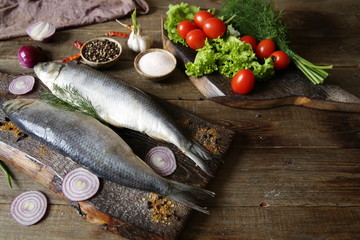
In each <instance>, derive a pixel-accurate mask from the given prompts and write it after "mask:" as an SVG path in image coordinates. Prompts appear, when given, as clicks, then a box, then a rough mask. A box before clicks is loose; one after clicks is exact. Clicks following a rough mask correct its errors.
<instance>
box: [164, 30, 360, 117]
mask: <svg viewBox="0 0 360 240" xmlns="http://www.w3.org/2000/svg"><path fill="white" fill-rule="evenodd" d="M162 41H163V47H164V49H166V50H168V51H170V52H171V53H173V54H174V55H175V56H176V58H177V59H178V61H179V62H180V64H181V65H182V67H184V64H185V63H187V62H193V61H194V59H195V56H196V51H195V50H192V49H191V48H189V47H186V46H184V45H182V44H180V43H173V42H171V41H170V40H169V38H168V36H167V34H166V30H164V29H162ZM189 79H190V80H191V82H192V83H193V84H194V85H195V87H196V88H197V89H198V90H199V91H200V92H201V93H202V94H203V95H204V96H205V97H206V98H207V99H209V100H212V101H214V102H217V103H220V104H223V105H227V106H230V107H236V108H247V109H261V108H273V107H278V106H283V105H298V106H304V107H308V108H315V109H323V110H333V111H345V112H360V99H359V98H358V97H356V96H354V95H352V94H350V93H348V92H347V91H345V90H343V89H341V88H340V87H338V86H336V85H332V84H327V83H324V84H319V85H314V84H313V83H312V82H310V80H308V79H307V78H306V77H305V76H304V75H303V73H302V72H301V71H300V70H298V69H297V68H296V67H295V66H292V65H290V66H289V67H288V68H287V69H286V70H284V71H280V72H277V73H276V74H275V76H274V77H273V78H272V79H271V80H268V81H266V82H257V83H256V85H255V88H254V90H253V91H252V92H251V93H249V94H246V95H241V94H238V93H235V92H234V91H232V89H231V86H230V81H231V79H230V78H228V77H225V76H223V75H221V74H219V73H212V74H207V75H204V76H202V77H199V78H195V77H191V76H190V77H189Z"/></svg>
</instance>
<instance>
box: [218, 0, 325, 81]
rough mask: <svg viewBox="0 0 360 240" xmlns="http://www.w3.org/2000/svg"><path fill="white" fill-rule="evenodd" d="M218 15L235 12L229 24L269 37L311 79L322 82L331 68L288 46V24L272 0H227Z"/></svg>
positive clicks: (257, 37) (240, 30)
mask: <svg viewBox="0 0 360 240" xmlns="http://www.w3.org/2000/svg"><path fill="white" fill-rule="evenodd" d="M220 15H221V16H223V17H224V19H228V18H230V17H232V16H233V15H235V17H234V19H233V20H232V21H231V24H232V26H233V27H234V28H235V29H236V30H238V31H239V32H240V33H241V34H242V35H251V36H253V37H254V38H256V39H257V40H259V41H260V40H263V39H272V40H273V41H274V42H275V44H276V45H277V46H278V48H279V49H280V50H281V51H284V52H285V53H286V54H288V56H289V57H290V59H291V60H292V61H293V62H294V64H295V66H296V67H297V68H298V69H299V70H300V71H301V72H303V74H304V75H305V76H306V77H307V78H308V79H309V80H310V81H311V82H312V83H314V84H321V83H323V82H324V80H325V78H326V77H327V76H328V75H329V74H328V73H327V72H326V71H325V69H331V68H332V65H328V66H318V65H315V64H313V63H311V62H309V61H308V60H306V59H304V58H303V57H301V56H299V55H298V54H296V53H295V52H294V51H293V50H291V49H290V47H289V41H288V40H287V35H288V34H287V27H286V25H285V24H284V22H283V11H275V5H274V3H273V2H272V1H270V0H226V1H225V2H224V4H223V6H222V8H221V9H220Z"/></svg>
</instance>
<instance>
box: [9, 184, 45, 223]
mask: <svg viewBox="0 0 360 240" xmlns="http://www.w3.org/2000/svg"><path fill="white" fill-rule="evenodd" d="M46 209H47V199H46V197H45V195H44V194H43V193H41V192H39V191H27V192H23V193H22V194H20V195H19V196H17V197H16V198H15V199H14V200H13V201H12V203H11V205H10V214H11V216H12V217H13V218H14V219H15V220H16V221H17V222H18V223H20V224H22V225H26V226H29V225H33V224H35V223H37V222H39V221H40V220H41V219H42V218H43V217H44V215H45V213H46Z"/></svg>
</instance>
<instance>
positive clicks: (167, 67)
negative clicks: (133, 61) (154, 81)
mask: <svg viewBox="0 0 360 240" xmlns="http://www.w3.org/2000/svg"><path fill="white" fill-rule="evenodd" d="M174 67H175V62H174V59H173V58H172V57H171V56H170V55H169V54H167V53H165V52H149V53H147V54H145V55H144V56H142V57H141V58H140V60H139V68H140V71H142V72H143V73H145V74H147V75H150V76H162V75H165V74H168V73H169V72H171V71H172V70H173V69H174Z"/></svg>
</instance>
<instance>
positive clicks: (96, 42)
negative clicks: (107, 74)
mask: <svg viewBox="0 0 360 240" xmlns="http://www.w3.org/2000/svg"><path fill="white" fill-rule="evenodd" d="M121 52H122V47H121V44H120V43H119V42H118V41H116V40H114V39H112V38H109V37H98V38H94V39H91V40H89V41H87V42H85V43H84V45H83V46H82V47H81V49H80V54H81V58H82V60H83V62H84V63H85V64H87V65H89V66H91V67H94V68H108V67H111V66H113V65H114V64H115V63H117V62H118V61H119V59H120V54H121Z"/></svg>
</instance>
